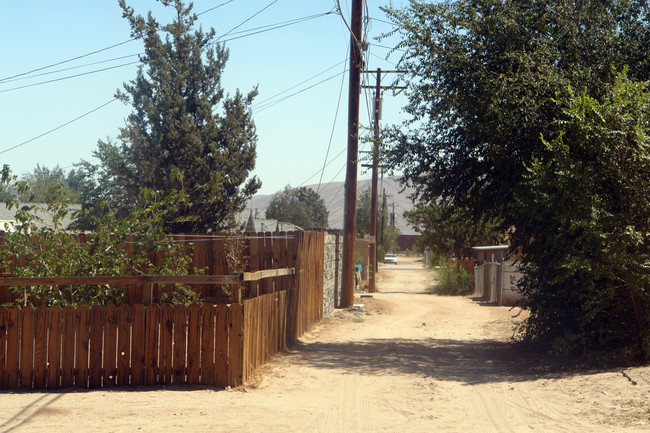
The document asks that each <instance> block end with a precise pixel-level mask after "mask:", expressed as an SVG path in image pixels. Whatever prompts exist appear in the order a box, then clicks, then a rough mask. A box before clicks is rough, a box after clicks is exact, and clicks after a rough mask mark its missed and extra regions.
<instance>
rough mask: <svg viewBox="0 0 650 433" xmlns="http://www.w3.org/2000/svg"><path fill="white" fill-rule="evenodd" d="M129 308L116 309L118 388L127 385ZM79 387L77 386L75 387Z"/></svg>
mask: <svg viewBox="0 0 650 433" xmlns="http://www.w3.org/2000/svg"><path fill="white" fill-rule="evenodd" d="M131 322H132V315H131V307H129V306H128V305H120V307H119V308H118V309H117V380H116V383H117V385H118V386H125V385H129V383H130V382H129V378H130V375H131V374H130V366H131ZM77 386H79V385H77Z"/></svg>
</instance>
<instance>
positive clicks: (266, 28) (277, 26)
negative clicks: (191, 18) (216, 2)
mask: <svg viewBox="0 0 650 433" xmlns="http://www.w3.org/2000/svg"><path fill="white" fill-rule="evenodd" d="M231 1H234V0H231ZM276 1H277V0H276ZM331 13H332V12H331V11H330V12H323V13H320V14H315V15H309V16H305V17H301V18H296V19H294V20H289V21H284V22H281V23H278V24H270V25H268V26H262V27H258V28H256V29H262V30H259V31H255V32H253V33H246V34H243V35H241V36H238V37H234V38H230V39H225V40H224V41H222V42H228V41H231V40H235V39H241V38H244V37H248V36H254V35H256V34H260V33H264V32H268V31H272V30H276V29H280V28H283V27H287V26H290V25H293V24H297V23H301V22H304V21H308V20H312V19H315V18H320V17H323V16H326V15H330V14H331ZM256 29H250V30H244V31H242V32H239V33H245V32H250V31H251V30H256ZM117 45H120V44H116V45H114V46H117ZM111 47H113V46H111ZM109 48H110V47H109ZM106 49H108V48H104V49H101V50H96V51H94V52H93V53H97V52H101V51H105V50H106ZM90 54H92V53H89V54H86V55H83V56H77V57H75V58H74V59H79V58H82V57H86V56H88V55H90ZM141 54H143V53H138V54H130V55H127V56H121V57H114V58H112V59H107V60H102V61H98V62H94V63H89V64H86V65H81V66H74V67H71V68H64V69H59V70H57V71H51V72H46V73H43V74H37V75H31V76H29V77H24V75H27V74H29V73H31V72H34V71H37V70H43V69H47V68H49V67H52V66H56V65H59V64H63V63H66V62H69V61H72V60H74V59H70V60H66V61H63V62H58V63H56V64H53V65H50V66H47V67H43V68H39V69H37V70H34V71H30V72H25V73H23V74H18V75H15V76H13V77H8V78H6V79H4V82H12V81H17V80H27V79H30V78H34V77H38V76H43V75H51V74H54V73H56V72H64V71H67V70H72V69H79V68H82V67H85V66H91V65H95V64H101V63H107V62H111V61H114V60H120V59H124V58H128V57H133V56H139V55H141ZM137 63H139V61H138V62H130V63H124V64H121V65H117V66H112V67H109V68H102V69H97V70H92V71H88V72H84V73H81V74H75V75H70V76H66V77H61V78H57V79H53V80H47V81H42V82H38V83H32V84H28V85H24V86H18V87H12V88H9V89H4V90H0V93H3V92H9V91H12V90H20V89H24V88H29V87H33V86H38V85H42V84H49V83H54V82H57V81H62V80H68V79H71V78H77V77H81V76H84V75H89V74H95V73H98V72H103V71H107V70H110V69H116V68H120V67H123V66H129V65H134V64H137ZM335 66H338V64H337V65H335ZM330 69H331V68H330ZM17 77H22V78H17ZM307 81H308V80H307ZM2 82H3V80H0V84H1V83H2Z"/></svg>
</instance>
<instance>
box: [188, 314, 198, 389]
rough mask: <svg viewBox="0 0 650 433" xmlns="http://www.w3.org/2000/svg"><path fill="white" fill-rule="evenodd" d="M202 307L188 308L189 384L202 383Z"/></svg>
mask: <svg viewBox="0 0 650 433" xmlns="http://www.w3.org/2000/svg"><path fill="white" fill-rule="evenodd" d="M200 338H201V306H200V305H196V304H193V305H190V306H189V307H188V308H187V383H191V384H199V383H200V380H199V378H200V367H201V339H200Z"/></svg>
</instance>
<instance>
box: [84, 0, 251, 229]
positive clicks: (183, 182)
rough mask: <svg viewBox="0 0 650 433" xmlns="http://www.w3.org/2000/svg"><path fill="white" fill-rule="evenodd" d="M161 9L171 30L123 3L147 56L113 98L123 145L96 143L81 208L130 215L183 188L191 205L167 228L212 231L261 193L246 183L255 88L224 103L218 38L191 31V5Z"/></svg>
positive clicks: (221, 48)
mask: <svg viewBox="0 0 650 433" xmlns="http://www.w3.org/2000/svg"><path fill="white" fill-rule="evenodd" d="M160 1H161V3H163V4H164V5H165V6H171V7H173V8H174V9H175V12H176V16H175V19H174V20H173V22H172V23H171V24H167V25H161V24H160V23H158V21H156V19H155V18H154V17H153V16H152V14H151V13H149V15H148V16H147V17H146V18H144V17H143V16H141V15H137V14H135V12H134V10H133V8H132V7H130V6H128V5H127V4H126V2H125V1H124V0H121V1H120V6H121V7H122V10H123V11H124V14H123V15H124V17H125V18H126V19H127V20H128V22H129V24H130V26H131V35H132V36H133V37H135V38H138V39H141V40H142V41H143V43H144V50H145V51H144V55H142V56H141V65H140V67H139V69H138V73H137V76H136V78H135V80H133V81H130V82H129V83H125V84H124V91H123V92H122V91H118V96H119V97H120V98H121V99H122V100H123V101H124V102H125V103H129V104H131V105H132V106H133V112H132V113H131V115H130V116H129V117H128V118H127V121H126V126H124V127H123V128H121V130H120V134H119V137H118V138H119V141H120V143H119V144H114V143H112V142H111V141H110V140H109V141H106V142H103V141H100V142H99V147H98V150H97V152H95V156H96V157H97V158H99V160H100V161H101V163H100V166H99V167H91V166H86V169H87V174H88V179H89V185H87V188H86V193H87V194H88V197H87V201H89V202H93V201H100V200H104V201H105V202H106V203H107V204H108V205H109V206H110V207H114V208H120V209H123V210H124V211H125V212H126V211H127V210H128V209H129V208H130V207H131V206H133V204H134V203H139V202H140V201H141V200H142V198H141V197H143V196H142V194H140V190H142V189H150V190H153V191H160V192H163V193H170V192H173V191H178V190H184V191H185V192H186V193H187V194H188V196H189V204H188V205H187V206H186V207H184V208H183V209H180V210H179V213H178V214H177V215H175V216H172V217H170V219H169V220H167V221H166V226H167V230H169V231H171V232H192V231H194V232H205V231H212V230H216V229H218V228H221V227H223V226H224V225H225V224H226V220H227V219H228V217H229V216H231V215H233V214H234V213H236V212H238V211H240V210H241V209H242V208H243V206H244V203H245V201H246V200H247V199H248V198H249V197H251V196H252V195H253V194H254V193H255V192H256V191H257V190H258V189H259V187H260V182H259V180H258V179H257V178H255V177H253V178H249V173H250V171H251V170H252V169H253V168H254V166H255V156H256V152H255V147H256V143H257V134H256V130H255V125H254V123H253V119H252V114H251V110H250V105H251V103H252V101H253V98H254V97H255V96H256V94H257V90H256V89H254V90H252V91H251V92H249V93H248V94H246V95H243V94H242V93H240V92H239V90H237V91H236V92H235V94H234V95H233V96H230V95H225V94H224V90H223V89H222V87H221V74H222V72H223V70H224V67H225V65H226V61H227V60H228V50H227V49H226V48H225V47H224V46H223V45H222V44H218V43H216V42H215V30H214V29H211V30H210V31H209V32H204V31H203V30H202V29H201V28H200V27H199V28H196V27H197V26H196V19H197V17H196V15H195V14H193V13H192V5H191V4H190V5H188V6H186V5H185V4H184V3H183V2H182V1H181V0H175V1H171V0H164V1H163V0H160Z"/></svg>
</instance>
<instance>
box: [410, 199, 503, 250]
mask: <svg viewBox="0 0 650 433" xmlns="http://www.w3.org/2000/svg"><path fill="white" fill-rule="evenodd" d="M404 216H405V217H406V220H407V221H408V222H409V224H410V225H412V226H413V228H414V229H415V231H416V232H417V233H419V234H420V235H421V236H420V238H419V239H418V241H417V243H416V247H417V248H419V249H420V250H424V249H425V248H429V249H430V250H431V252H432V254H433V255H434V257H437V258H442V257H447V256H449V255H450V254H453V255H454V256H455V257H460V258H463V257H470V256H471V253H472V250H471V249H472V247H475V246H479V245H494V244H497V243H500V242H501V241H502V239H501V238H502V234H501V232H500V231H499V230H498V224H497V222H495V221H491V220H489V219H487V218H478V219H477V218H476V217H475V216H474V215H472V214H471V213H470V212H468V211H467V210H466V209H462V208H461V209H459V208H456V207H453V206H449V205H441V204H435V203H424V202H421V203H418V204H416V205H415V207H414V208H413V209H412V210H410V211H407V212H405V213H404ZM437 261H438V260H436V262H437Z"/></svg>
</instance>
